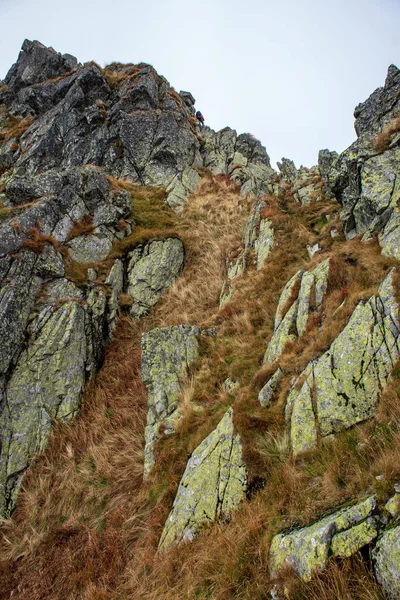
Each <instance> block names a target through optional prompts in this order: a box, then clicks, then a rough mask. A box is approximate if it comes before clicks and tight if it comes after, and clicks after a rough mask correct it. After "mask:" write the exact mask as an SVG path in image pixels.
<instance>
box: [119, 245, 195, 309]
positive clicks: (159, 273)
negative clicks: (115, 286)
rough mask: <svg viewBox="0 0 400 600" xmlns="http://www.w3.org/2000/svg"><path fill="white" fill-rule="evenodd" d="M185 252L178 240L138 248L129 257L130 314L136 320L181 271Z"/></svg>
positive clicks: (154, 302) (151, 305)
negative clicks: (131, 301)
mask: <svg viewBox="0 0 400 600" xmlns="http://www.w3.org/2000/svg"><path fill="white" fill-rule="evenodd" d="M183 263H184V249H183V244H182V242H181V241H180V240H179V239H178V238H168V239H165V240H159V241H154V242H149V243H148V244H144V245H139V246H137V247H136V248H135V250H133V251H132V252H131V253H130V255H129V263H128V294H129V295H130V296H131V297H132V300H133V303H132V306H131V315H132V316H133V317H134V318H139V317H141V316H142V315H144V314H146V313H147V312H148V311H149V310H150V308H152V307H153V306H154V305H155V304H156V302H157V301H158V300H159V298H160V297H161V295H162V294H163V293H164V292H165V290H167V289H168V288H169V287H170V285H171V284H172V283H173V281H174V280H175V279H176V277H177V276H178V275H179V273H180V272H181V270H182V268H183Z"/></svg>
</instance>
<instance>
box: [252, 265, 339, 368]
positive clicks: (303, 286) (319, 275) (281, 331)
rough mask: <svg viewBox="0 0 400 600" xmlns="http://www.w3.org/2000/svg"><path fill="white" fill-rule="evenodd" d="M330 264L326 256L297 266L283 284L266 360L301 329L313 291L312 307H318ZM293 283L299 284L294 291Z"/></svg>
mask: <svg viewBox="0 0 400 600" xmlns="http://www.w3.org/2000/svg"><path fill="white" fill-rule="evenodd" d="M329 264H330V261H329V259H326V260H324V261H322V262H321V263H319V265H317V266H316V267H315V269H313V270H312V271H303V270H300V271H298V272H297V273H295V275H293V277H292V278H291V279H290V280H289V281H288V283H287V284H286V285H285V287H284V289H283V291H282V294H281V296H280V298H279V303H278V308H277V310H276V315H275V324H274V332H273V334H272V338H271V340H270V342H269V344H268V348H267V350H266V352H265V355H264V361H263V362H264V363H265V364H268V363H273V362H274V361H275V360H277V359H278V358H279V357H280V355H281V354H282V352H283V350H284V348H285V346H286V344H287V343H288V342H289V341H291V340H295V339H296V338H297V337H298V336H300V335H302V334H303V333H304V331H305V329H306V326H307V321H308V317H309V314H310V299H311V297H312V294H313V293H314V294H315V309H318V308H319V307H320V306H321V304H322V300H323V298H324V295H325V293H326V289H327V285H328V275H329ZM296 287H299V291H298V292H297V294H296Z"/></svg>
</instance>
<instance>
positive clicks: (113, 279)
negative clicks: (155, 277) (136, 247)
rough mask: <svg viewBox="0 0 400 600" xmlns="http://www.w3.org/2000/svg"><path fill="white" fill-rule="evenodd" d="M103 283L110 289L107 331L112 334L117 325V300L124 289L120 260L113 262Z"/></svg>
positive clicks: (122, 269) (122, 268)
mask: <svg viewBox="0 0 400 600" xmlns="http://www.w3.org/2000/svg"><path fill="white" fill-rule="evenodd" d="M104 283H105V284H106V285H108V286H110V288H111V295H110V297H109V298H108V313H107V319H108V326H109V331H110V333H111V334H112V333H113V331H114V329H115V327H116V324H117V316H118V308H119V303H118V299H119V296H120V294H122V291H123V289H124V267H123V264H122V261H121V260H116V261H115V262H114V264H113V266H112V267H111V270H110V272H109V274H108V276H107V278H106V280H105V282H104Z"/></svg>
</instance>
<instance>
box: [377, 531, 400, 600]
mask: <svg viewBox="0 0 400 600" xmlns="http://www.w3.org/2000/svg"><path fill="white" fill-rule="evenodd" d="M375 573H376V577H377V579H378V581H379V583H380V585H381V586H382V588H383V590H384V592H385V594H386V595H387V597H388V598H389V599H390V600H398V599H399V598H400V526H399V527H395V528H394V529H389V530H388V531H386V532H385V533H384V534H383V535H382V537H381V538H380V539H379V540H378V543H377V545H376V551H375Z"/></svg>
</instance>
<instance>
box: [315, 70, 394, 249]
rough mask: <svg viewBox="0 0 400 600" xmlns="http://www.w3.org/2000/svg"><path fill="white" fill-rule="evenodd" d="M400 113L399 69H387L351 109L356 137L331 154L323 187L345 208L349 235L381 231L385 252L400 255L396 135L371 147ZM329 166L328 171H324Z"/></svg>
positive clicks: (370, 234) (346, 230)
mask: <svg viewBox="0 0 400 600" xmlns="http://www.w3.org/2000/svg"><path fill="white" fill-rule="evenodd" d="M399 111H400V71H399V69H397V67H395V66H394V65H391V66H390V67H389V70H388V75H387V78H386V82H385V86H384V87H383V88H379V89H377V90H375V92H374V93H373V94H372V95H371V96H370V97H369V98H368V99H367V100H366V101H365V102H364V103H363V104H360V105H359V106H357V108H356V109H355V111H354V116H355V117H356V122H355V128H356V132H357V135H358V136H359V137H358V139H357V141H356V142H354V143H353V144H352V145H351V146H350V147H349V148H348V149H347V150H345V151H344V152H343V153H342V154H341V155H340V156H339V157H334V156H332V160H331V162H330V166H329V168H328V166H327V167H326V169H325V173H324V174H326V176H327V188H328V190H329V191H330V192H331V193H333V194H334V195H335V196H336V198H337V199H338V200H339V202H340V203H341V204H342V206H343V210H342V215H341V216H342V220H343V223H344V232H345V234H346V236H347V237H348V238H351V237H353V236H354V235H358V234H365V237H366V238H368V237H371V236H374V235H378V234H379V238H380V243H381V245H382V248H383V252H384V253H385V255H386V256H391V257H394V258H398V257H399V254H398V241H399V236H400V234H399V225H400V223H399V216H398V206H397V204H398V199H399V197H400V193H399V185H398V183H397V179H398V174H399V161H400V154H399V151H398V148H397V142H396V140H397V138H398V134H397V137H396V136H394V137H393V139H392V143H390V140H389V143H388V146H387V147H386V149H385V148H384V149H383V150H382V149H376V148H375V146H374V143H375V139H376V137H377V135H378V134H380V133H381V132H382V131H384V130H385V128H386V127H387V126H388V125H389V124H390V123H391V122H392V121H393V120H394V119H395V118H396V117H397V115H398V113H399ZM326 170H327V173H326Z"/></svg>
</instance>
